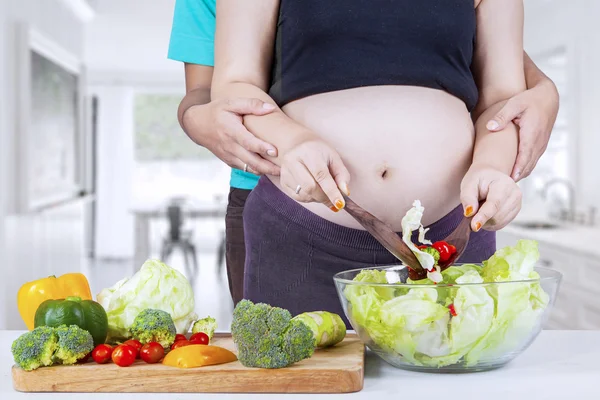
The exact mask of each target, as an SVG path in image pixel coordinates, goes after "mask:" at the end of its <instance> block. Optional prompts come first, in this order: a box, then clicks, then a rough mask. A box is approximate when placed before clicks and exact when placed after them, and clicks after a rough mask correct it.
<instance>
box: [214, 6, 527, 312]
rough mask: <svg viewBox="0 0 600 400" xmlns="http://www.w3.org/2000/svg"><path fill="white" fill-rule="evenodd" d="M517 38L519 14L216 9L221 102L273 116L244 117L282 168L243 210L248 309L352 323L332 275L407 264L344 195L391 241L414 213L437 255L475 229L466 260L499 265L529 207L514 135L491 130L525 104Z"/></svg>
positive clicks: (512, 129)
mask: <svg viewBox="0 0 600 400" xmlns="http://www.w3.org/2000/svg"><path fill="white" fill-rule="evenodd" d="M522 35H523V5H522V0H481V1H475V2H473V0H422V1H413V0H329V1H322V0H304V1H295V0H281V1H279V0H255V1H252V2H248V1H247V0H219V1H218V2H217V27H216V39H215V40H216V41H215V70H214V76H213V85H212V95H213V100H216V99H227V98H236V97H249V98H259V99H261V100H263V101H265V102H268V103H271V104H275V105H276V106H277V109H276V110H275V111H274V112H272V113H270V114H268V115H264V116H246V117H244V122H245V125H246V127H248V129H249V130H250V131H251V132H252V133H253V134H255V135H256V136H257V137H259V138H260V139H262V140H265V141H267V142H269V143H272V144H273V145H274V146H276V148H277V149H278V155H277V157H270V158H268V159H269V160H270V161H272V162H273V163H275V164H277V165H278V166H280V176H264V177H262V178H261V180H260V181H259V183H258V185H257V186H256V188H255V189H254V190H253V191H252V193H251V194H250V196H249V197H248V200H247V202H246V205H245V210H244V231H245V240H246V266H245V268H246V270H245V283H244V297H245V298H248V299H250V300H253V301H263V302H268V303H270V304H272V305H276V306H280V307H285V308H287V309H289V310H290V311H291V312H292V313H293V314H296V313H300V312H303V311H307V310H317V309H324V310H328V311H333V312H337V313H339V314H340V315H342V314H343V312H342V309H341V306H340V302H339V300H338V298H337V294H336V290H335V287H334V285H333V281H332V276H333V275H334V274H335V273H337V272H339V271H342V270H347V269H352V268H364V267H368V266H375V265H390V264H397V263H398V261H397V260H396V259H395V258H394V257H393V256H392V255H391V254H389V253H388V252H387V250H385V249H384V248H383V247H382V246H381V245H380V244H379V243H377V242H376V241H375V239H373V238H372V237H371V236H370V234H369V233H367V232H366V231H364V230H363V229H362V228H361V227H360V225H358V224H357V223H356V221H354V220H353V219H352V217H350V215H349V214H347V213H346V212H344V211H343V207H344V200H343V197H342V194H341V193H342V191H343V192H346V193H350V191H351V195H352V197H353V199H354V200H355V201H356V202H357V203H358V204H360V205H361V206H363V207H364V208H366V209H367V210H369V211H370V212H372V213H373V214H374V215H375V216H377V217H379V218H380V219H382V220H383V221H385V222H386V223H388V224H389V225H390V226H391V227H392V228H393V229H395V230H396V231H400V230H401V224H400V223H401V219H402V217H403V216H404V214H405V212H406V211H407V210H408V209H409V208H410V207H411V205H412V203H413V201H414V200H416V199H419V200H420V201H421V203H422V204H423V206H424V207H425V215H424V219H423V224H424V225H426V227H427V228H429V231H428V238H429V239H430V240H432V241H436V240H440V239H442V238H444V237H445V236H446V235H448V234H449V233H450V232H451V231H452V230H453V229H454V228H455V227H456V226H457V225H458V223H459V221H460V220H461V218H462V217H463V214H464V215H468V216H470V215H474V217H473V222H472V229H473V231H474V233H473V234H472V235H471V241H470V244H469V247H468V249H467V251H466V252H465V254H464V256H463V258H462V260H461V261H465V262H481V261H482V260H484V259H486V258H488V257H490V256H491V255H492V254H493V252H494V251H495V233H494V231H495V230H498V229H500V228H502V227H504V226H505V225H506V224H507V223H508V222H510V221H511V220H512V219H513V218H514V217H515V216H516V214H517V213H518V211H519V209H520V204H521V194H520V191H519V188H518V186H517V184H516V183H515V182H514V180H513V179H511V177H510V174H511V171H512V167H513V165H514V163H515V158H516V154H517V147H518V132H517V127H516V126H515V125H514V123H509V124H507V125H506V127H505V128H504V129H502V130H501V131H500V132H495V133H491V132H490V130H488V128H489V129H494V127H492V126H489V127H486V121H489V120H490V119H491V118H492V117H493V116H494V115H495V114H496V113H497V112H498V111H499V110H500V109H501V108H502V106H503V105H504V104H505V102H506V101H507V100H508V99H509V98H511V97H513V96H515V95H516V94H518V93H520V92H522V91H524V90H525V77H524V73H523V38H522ZM480 200H482V206H481V207H479V206H478V205H479V201H480Z"/></svg>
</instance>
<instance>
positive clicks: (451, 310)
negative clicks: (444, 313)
mask: <svg viewBox="0 0 600 400" xmlns="http://www.w3.org/2000/svg"><path fill="white" fill-rule="evenodd" d="M448 310H450V314H452V316H453V317H456V315H457V314H456V308H454V304H450V305H449V306H448Z"/></svg>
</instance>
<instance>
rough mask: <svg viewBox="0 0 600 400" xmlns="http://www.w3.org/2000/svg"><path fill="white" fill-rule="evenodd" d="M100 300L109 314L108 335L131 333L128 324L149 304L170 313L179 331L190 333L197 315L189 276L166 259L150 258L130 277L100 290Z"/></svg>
mask: <svg viewBox="0 0 600 400" xmlns="http://www.w3.org/2000/svg"><path fill="white" fill-rule="evenodd" d="M97 301H98V303H100V304H101V305H102V306H103V307H104V309H105V310H106V314H107V315H108V339H109V340H121V339H127V338H130V337H131V332H130V331H129V327H130V326H131V324H132V323H133V320H134V319H135V317H136V316H137V315H138V314H139V313H140V312H142V311H144V310H145V309H147V308H152V309H158V310H163V311H165V312H168V313H169V314H171V318H173V322H174V323H175V327H176V328H177V333H181V334H184V333H187V332H188V330H189V328H190V325H191V324H192V322H193V321H194V320H195V319H197V314H196V313H195V312H194V307H195V304H194V291H193V290H192V286H191V285H190V283H189V281H188V280H187V279H186V277H185V276H184V275H183V274H182V273H180V272H179V271H177V270H176V269H174V268H172V267H169V266H168V265H166V264H165V263H163V262H161V261H159V260H154V259H150V260H147V261H146V262H145V263H144V265H142V267H141V268H140V270H139V271H138V272H137V273H135V274H134V275H133V276H132V277H130V278H125V279H122V280H120V281H119V282H117V283H115V284H114V285H113V286H112V287H110V288H106V289H103V290H102V291H101V292H100V293H98V296H97Z"/></svg>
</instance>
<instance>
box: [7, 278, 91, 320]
mask: <svg viewBox="0 0 600 400" xmlns="http://www.w3.org/2000/svg"><path fill="white" fill-rule="evenodd" d="M71 296H74V297H80V298H81V299H82V300H92V291H91V290H90V284H89V282H88V280H87V278H86V277H85V275H83V274H80V273H77V272H75V273H70V274H64V275H61V276H60V277H58V278H57V277H56V276H49V277H48V278H42V279H38V280H36V281H31V282H27V283H25V284H24V285H23V286H21V288H20V289H19V292H18V293H17V307H18V308H19V314H21V318H23V322H25V325H27V329H29V330H32V329H33V328H34V318H35V312H36V311H37V309H38V307H39V306H40V304H42V303H43V302H44V301H46V300H55V299H64V298H67V297H71Z"/></svg>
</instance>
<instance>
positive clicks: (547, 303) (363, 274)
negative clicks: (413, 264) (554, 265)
mask: <svg viewBox="0 0 600 400" xmlns="http://www.w3.org/2000/svg"><path fill="white" fill-rule="evenodd" d="M517 258H519V257H517ZM526 259H527V257H526V256H525V257H521V258H520V259H519V260H517V261H515V259H514V257H513V258H512V259H511V258H510V257H507V258H506V259H504V258H501V259H494V257H492V259H490V260H488V261H486V262H484V263H482V264H456V265H453V266H452V267H450V268H448V269H446V270H444V271H442V276H443V277H444V279H443V281H441V282H439V283H437V284H434V283H433V282H431V281H429V280H428V279H423V280H420V281H411V280H410V279H409V278H408V270H407V268H406V267H404V266H390V267H376V268H365V269H357V270H350V271H344V272H340V273H338V274H336V275H335V276H334V282H335V285H336V288H337V292H338V295H339V298H340V301H341V303H342V306H343V309H344V312H345V314H346V317H347V318H348V320H349V321H350V323H351V324H352V327H353V328H354V330H355V331H356V333H357V334H358V336H359V337H360V339H361V341H362V342H363V343H364V344H365V345H366V346H367V347H368V348H369V349H370V350H371V351H373V352H374V353H376V354H377V355H378V356H380V357H381V358H382V359H384V360H385V361H386V362H388V363H389V364H391V365H393V366H395V367H398V368H402V369H408V370H416V371H424V372H475V371H485V370H490V369H495V368H499V367H502V366H504V365H506V364H507V363H509V362H510V361H512V360H513V359H514V358H515V357H517V356H518V355H519V354H521V353H522V352H523V351H524V350H525V349H526V348H527V347H529V345H530V344H531V343H532V342H533V341H534V340H535V339H536V337H537V336H538V334H539V333H540V331H541V330H542V327H543V324H544V322H545V321H546V319H547V318H548V316H549V314H550V311H551V309H552V307H553V305H554V300H555V298H556V295H557V292H558V290H559V286H560V282H561V279H562V275H561V274H560V273H559V272H557V271H555V270H551V269H547V268H541V267H536V266H535V263H536V262H537V259H536V260H533V262H532V260H531V259H529V260H526Z"/></svg>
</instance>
